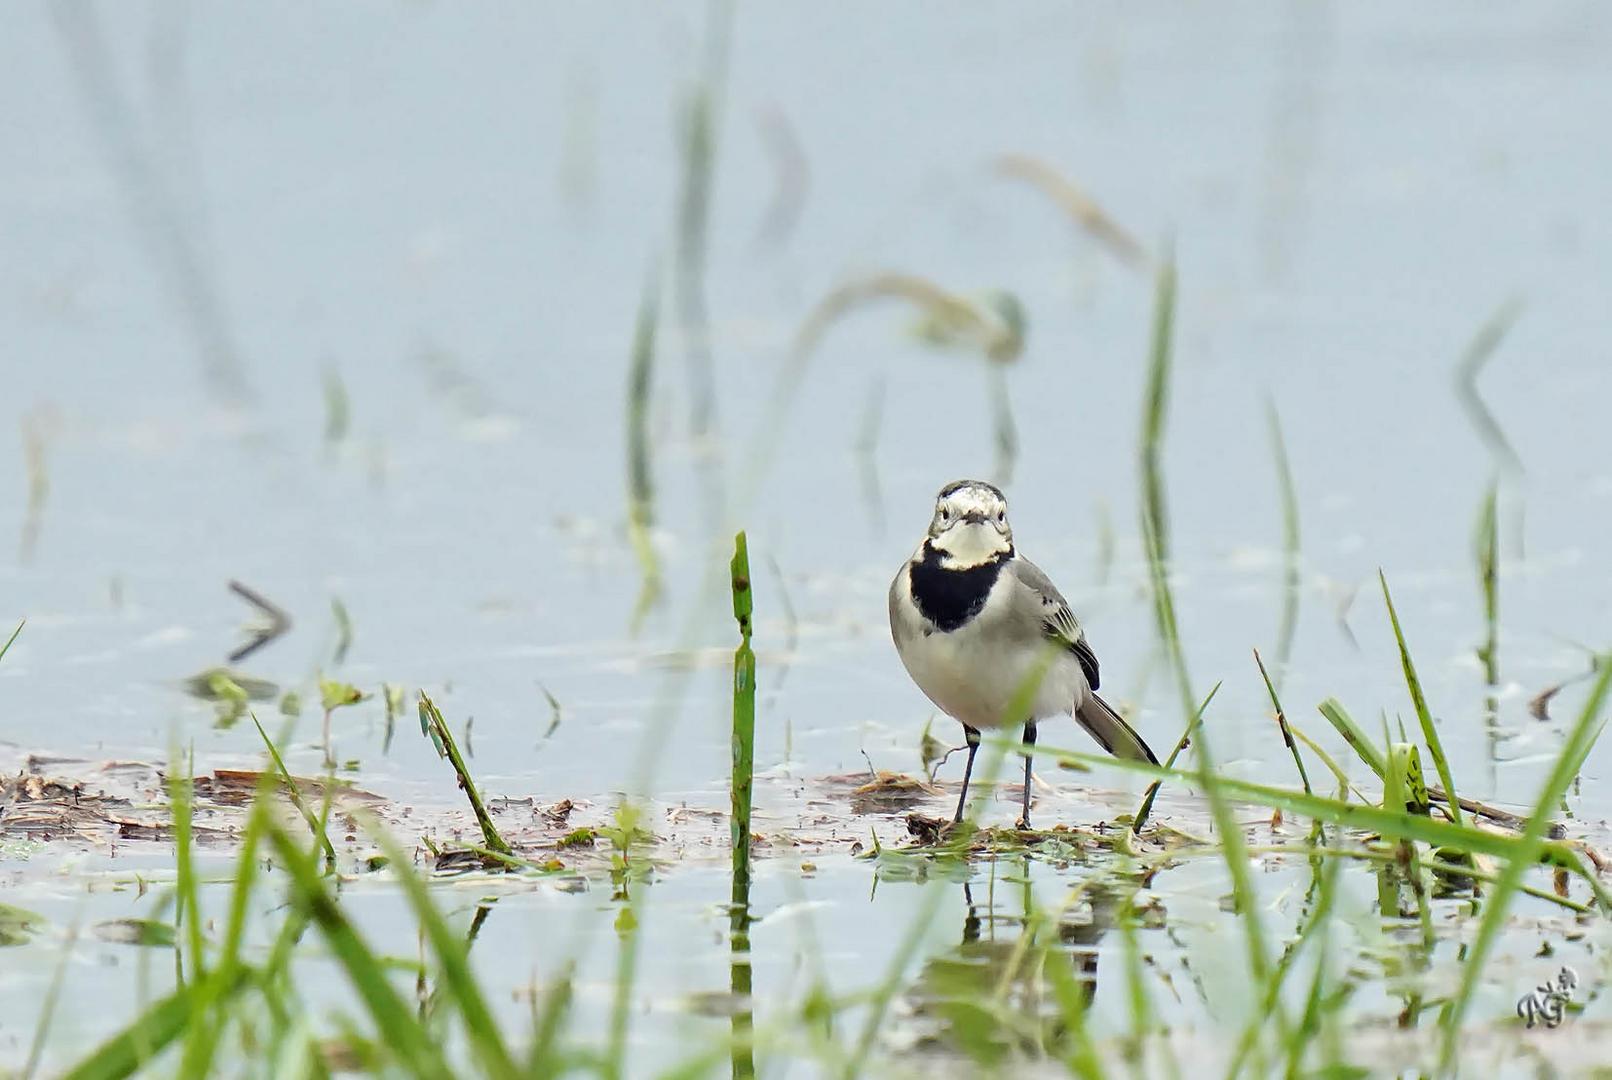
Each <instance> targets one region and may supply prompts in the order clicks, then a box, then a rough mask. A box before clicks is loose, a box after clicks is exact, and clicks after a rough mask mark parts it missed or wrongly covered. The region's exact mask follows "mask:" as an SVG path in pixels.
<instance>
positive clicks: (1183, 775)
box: [988, 737, 1612, 913]
mask: <svg viewBox="0 0 1612 1080" xmlns="http://www.w3.org/2000/svg"><path fill="white" fill-rule="evenodd" d="M988 741H989V742H990V743H991V745H993V746H997V747H1003V748H1007V747H1010V746H1011V744H1010V743H1009V742H1008V741H1007V740H1006V739H1004V738H1001V737H993V738H992V739H990V740H988ZM1036 753H1037V755H1043V754H1044V755H1046V756H1048V757H1050V758H1052V759H1053V760H1056V761H1066V762H1070V763H1072V764H1074V765H1077V766H1085V767H1086V768H1091V769H1100V768H1110V769H1120V770H1122V771H1124V772H1130V773H1136V774H1137V775H1139V776H1147V777H1151V778H1155V779H1163V780H1175V781H1178V782H1182V783H1188V784H1191V783H1197V782H1199V780H1200V778H1199V775H1198V773H1197V772H1195V771H1188V770H1185V769H1170V768H1165V767H1163V766H1159V765H1149V764H1148V763H1147V762H1145V761H1128V760H1125V759H1123V758H1113V757H1105V756H1103V755H1101V754H1087V753H1083V752H1081V751H1078V750H1063V749H1059V748H1057V747H1053V746H1047V745H1044V744H1040V743H1038V744H1037V745H1036ZM1219 786H1220V788H1221V789H1222V790H1223V791H1224V792H1225V794H1226V795H1228V796H1230V797H1232V798H1235V799H1239V800H1242V801H1244V802H1249V803H1254V804H1255V805H1258V806H1268V807H1270V808H1272V809H1275V810H1281V811H1283V812H1284V813H1291V814H1300V815H1303V816H1305V817H1312V818H1319V819H1320V820H1322V821H1327V822H1332V823H1333V824H1337V825H1343V826H1345V827H1347V828H1352V829H1361V830H1365V831H1367V832H1373V833H1377V834H1378V835H1381V836H1383V837H1385V838H1388V839H1396V840H1401V839H1402V840H1416V841H1419V842H1421V843H1424V844H1428V845H1430V846H1432V847H1433V848H1435V849H1437V848H1443V847H1448V848H1452V849H1454V850H1457V851H1465V852H1468V853H1471V854H1476V855H1492V856H1494V857H1495V858H1499V859H1514V858H1517V857H1518V856H1519V854H1520V853H1522V848H1521V846H1520V845H1521V837H1518V836H1512V835H1509V834H1506V833H1499V832H1491V831H1489V830H1487V829H1479V828H1475V827H1473V826H1471V825H1465V824H1463V825H1455V824H1453V823H1451V822H1447V821H1441V820H1439V819H1438V818H1433V817H1425V818H1424V817H1420V816H1418V815H1415V814H1407V813H1404V812H1400V813H1397V814H1396V813H1393V812H1391V811H1387V810H1384V809H1383V808H1382V807H1380V806H1372V805H1370V804H1369V803H1348V802H1343V801H1342V800H1339V799H1332V798H1328V797H1326V796H1324V795H1306V794H1305V793H1304V792H1302V791H1290V790H1288V789H1286V788H1278V787H1271V786H1270V785H1268V784H1256V783H1254V782H1252V781H1250V780H1239V779H1237V778H1235V777H1230V776H1222V777H1220V779H1219ZM1428 790H1429V793H1431V792H1432V789H1431V788H1429V789H1428ZM1542 820H1544V819H1542ZM1541 850H1542V852H1543V857H1544V858H1545V859H1546V860H1547V861H1548V862H1550V863H1552V864H1553V865H1556V866H1561V867H1564V868H1566V869H1568V870H1571V871H1572V872H1573V873H1575V874H1577V875H1578V876H1579V877H1581V878H1583V879H1584V882H1585V884H1587V885H1588V886H1589V887H1590V889H1591V891H1592V892H1594V893H1595V898H1596V903H1597V904H1599V905H1600V906H1601V907H1602V909H1603V910H1605V911H1607V912H1608V913H1612V893H1608V892H1607V890H1606V888H1605V887H1604V886H1603V885H1602V884H1601V882H1600V879H1599V878H1598V877H1597V876H1596V875H1595V873H1594V872H1593V871H1591V870H1590V869H1589V868H1588V867H1587V865H1586V864H1585V861H1584V859H1583V858H1581V857H1580V856H1579V854H1578V852H1577V851H1575V850H1574V849H1573V848H1572V847H1571V846H1570V845H1568V844H1565V843H1563V842H1561V841H1548V842H1546V843H1545V844H1544V846H1543V847H1542V849H1541ZM1536 861H1537V860H1536Z"/></svg>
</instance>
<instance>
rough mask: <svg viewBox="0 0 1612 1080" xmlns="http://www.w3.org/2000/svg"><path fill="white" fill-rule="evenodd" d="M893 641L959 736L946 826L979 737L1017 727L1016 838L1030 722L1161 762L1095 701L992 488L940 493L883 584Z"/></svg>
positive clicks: (1083, 665) (1093, 686) (1068, 632)
mask: <svg viewBox="0 0 1612 1080" xmlns="http://www.w3.org/2000/svg"><path fill="white" fill-rule="evenodd" d="M890 633H891V635H892V636H893V637H894V638H895V642H896V652H898V653H899V654H901V662H902V663H903V664H905V665H906V668H907V673H908V674H909V675H911V676H912V681H913V682H915V683H917V684H918V689H920V690H922V691H923V692H924V693H925V694H926V695H928V697H929V700H930V701H932V702H934V703H935V705H936V706H937V707H939V708H940V709H941V711H942V712H945V713H946V714H947V715H948V716H951V717H952V718H954V719H956V720H957V721H959V722H960V723H961V724H962V725H963V733H964V735H965V736H966V737H967V739H968V764H967V765H966V766H964V768H963V793H962V794H961V795H960V796H959V797H958V799H957V815H956V817H955V818H953V821H954V822H959V821H962V820H963V807H964V805H965V803H966V802H967V800H968V778H969V775H970V774H971V773H972V772H973V771H974V755H975V753H976V752H977V751H978V750H979V744H980V729H981V728H1004V727H1013V726H1016V725H1018V724H1023V725H1024V804H1023V810H1024V813H1023V815H1022V816H1021V817H1020V818H1019V827H1020V828H1021V829H1027V828H1029V827H1030V767H1031V755H1032V754H1033V753H1034V747H1035V736H1036V722H1037V721H1039V720H1048V719H1051V718H1053V717H1060V716H1069V715H1070V714H1073V715H1074V718H1075V719H1076V720H1077V721H1078V722H1079V723H1080V726H1081V727H1083V728H1085V729H1086V731H1087V732H1088V733H1090V734H1091V736H1092V738H1094V739H1096V740H1097V741H1098V742H1099V743H1101V744H1102V747H1103V749H1104V750H1107V751H1108V752H1109V753H1110V754H1113V755H1114V756H1115V757H1121V758H1130V759H1132V760H1135V761H1146V762H1150V763H1152V764H1154V765H1157V764H1158V759H1157V758H1155V757H1154V756H1153V751H1152V750H1149V749H1148V746H1147V743H1145V742H1143V741H1142V738H1141V736H1139V735H1137V734H1136V732H1134V731H1132V730H1131V729H1130V727H1129V726H1128V725H1127V724H1126V723H1125V721H1124V720H1121V719H1120V718H1119V714H1118V713H1116V712H1114V710H1113V709H1111V708H1109V706H1108V703H1107V702H1105V701H1104V700H1103V699H1102V698H1100V697H1098V696H1097V693H1096V691H1097V656H1096V654H1095V653H1093V652H1092V651H1091V646H1090V645H1089V644H1087V643H1086V634H1085V631H1083V630H1082V629H1081V628H1080V623H1079V622H1077V621H1076V620H1075V616H1074V613H1073V612H1071V611H1070V610H1069V604H1068V603H1067V602H1066V601H1065V600H1064V598H1063V597H1062V596H1061V595H1059V593H1058V590H1057V588H1056V587H1054V585H1053V584H1052V582H1051V581H1049V580H1048V579H1047V575H1046V574H1043V573H1042V572H1041V571H1040V569H1039V568H1037V566H1036V565H1035V563H1033V562H1031V561H1030V560H1029V559H1026V558H1024V557H1023V556H1021V555H1020V554H1019V553H1018V552H1017V551H1016V550H1015V549H1014V547H1013V529H1012V527H1011V526H1009V525H1008V520H1007V499H1006V498H1004V497H1003V495H1002V492H1001V491H1000V490H998V489H997V488H996V487H994V486H992V485H990V484H986V483H982V482H981V481H978V480H958V481H956V482H954V483H951V484H947V485H946V486H945V487H943V488H941V489H940V495H939V496H937V497H936V499H935V516H934V519H933V520H932V521H930V523H929V535H928V536H926V537H925V538H924V542H923V543H922V544H920V545H919V546H918V550H917V551H915V552H914V553H913V556H912V558H910V559H908V560H907V562H906V565H904V566H903V567H902V568H901V571H900V573H898V574H896V579H895V581H893V582H892V583H891V584H890ZM1026 699H1027V700H1028V701H1029V707H1028V708H1024V707H1023V706H1022V704H1021V703H1022V702H1023V701H1025V700H1026ZM1013 711H1016V713H1017V714H1016V715H1013V714H1010V713H1011V712H1013Z"/></svg>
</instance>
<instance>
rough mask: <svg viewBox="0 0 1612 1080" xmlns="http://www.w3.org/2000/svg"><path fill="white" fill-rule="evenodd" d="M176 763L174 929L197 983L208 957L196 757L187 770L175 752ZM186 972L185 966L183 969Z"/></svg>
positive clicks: (172, 787) (171, 779)
mask: <svg viewBox="0 0 1612 1080" xmlns="http://www.w3.org/2000/svg"><path fill="white" fill-rule="evenodd" d="M171 760H172V761H173V765H172V766H170V767H169V769H168V801H169V802H170V803H171V804H172V807H173V833H174V879H175V884H174V894H175V897H176V900H175V904H174V919H175V926H174V933H175V934H176V935H180V934H182V935H183V937H182V938H180V940H182V941H184V943H185V951H186V952H188V953H189V954H190V982H191V983H192V984H195V983H196V982H197V981H199V980H200V979H201V977H202V975H203V974H204V970H205V969H204V963H205V957H203V956H202V925H201V902H200V900H199V898H198V895H197V887H196V864H195V861H194V855H195V852H194V849H193V848H192V847H191V838H190V833H191V820H192V814H193V810H194V800H195V785H194V784H193V783H192V781H191V775H192V772H193V769H194V761H195V758H194V757H193V756H192V757H187V758H185V759H184V760H185V761H186V762H187V765H186V767H185V769H184V770H183V772H182V773H181V770H180V768H179V763H180V760H181V759H180V756H179V754H178V752H177V751H175V752H174V754H173V757H172V759H171ZM180 974H181V976H183V969H182V968H181V971H180Z"/></svg>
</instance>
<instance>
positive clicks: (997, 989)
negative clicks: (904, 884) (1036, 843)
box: [892, 883, 1121, 1064]
mask: <svg viewBox="0 0 1612 1080" xmlns="http://www.w3.org/2000/svg"><path fill="white" fill-rule="evenodd" d="M962 889H963V897H964V901H965V903H966V905H967V906H966V909H965V915H964V918H963V926H962V933H961V940H960V941H959V942H958V944H957V945H956V946H954V947H953V948H951V949H949V950H947V951H945V952H943V953H941V954H940V955H938V956H935V957H933V958H932V959H930V960H929V961H928V962H927V963H925V964H924V966H923V968H922V969H921V970H920V971H919V973H918V975H917V977H916V978H915V979H914V980H913V984H912V986H911V987H909V988H908V990H907V992H906V993H905V994H904V995H903V996H902V999H901V1003H900V1008H899V1013H898V1015H899V1017H900V1020H899V1023H898V1024H896V1025H895V1031H896V1034H894V1035H893V1036H892V1041H895V1042H898V1043H900V1044H901V1048H903V1049H910V1050H918V1051H923V1052H926V1053H935V1054H940V1055H947V1056H954V1055H958V1054H963V1055H967V1056H968V1057H969V1058H971V1059H973V1060H974V1061H977V1062H980V1063H982V1064H996V1063H999V1062H1001V1061H1003V1060H1005V1059H1007V1058H1010V1057H1015V1056H1024V1057H1044V1056H1049V1055H1057V1054H1060V1053H1061V1052H1063V1051H1064V1050H1065V1048H1066V1044H1067V1043H1068V1042H1069V1040H1070V1038H1071V1036H1072V1035H1074V1034H1075V1032H1074V1030H1073V1028H1072V1026H1071V1023H1070V1020H1071V1018H1072V1017H1071V1013H1072V1012H1074V1011H1075V1010H1077V1009H1078V1010H1079V1011H1080V1012H1082V1013H1083V1012H1084V1011H1085V1010H1087V1009H1089V1008H1090V1006H1091V1003H1092V1001H1093V1000H1094V999H1095V997H1096V995H1097V962H1098V953H1099V949H1098V946H1099V944H1100V943H1101V941H1102V938H1103V936H1104V935H1105V934H1107V933H1108V931H1109V930H1110V929H1112V928H1113V926H1114V925H1115V921H1116V915H1117V912H1118V910H1119V908H1120V906H1121V905H1120V897H1119V896H1118V894H1117V893H1115V892H1114V891H1112V890H1111V889H1110V888H1108V887H1105V886H1085V887H1081V886H1077V887H1076V890H1075V892H1074V893H1072V894H1071V902H1066V905H1065V906H1064V907H1063V908H1062V909H1061V910H1037V909H1036V907H1035V902H1034V895H1033V893H1032V891H1031V889H1030V887H1029V885H1028V883H1026V884H1025V886H1024V891H1023V894H1022V903H1021V904H1020V905H1019V910H1018V911H1017V912H1013V913H1008V912H1006V911H1004V910H1002V909H1001V907H1000V903H1001V902H1000V900H999V899H997V898H994V897H993V898H991V899H988V900H987V903H986V904H985V906H984V907H983V909H982V908H981V907H980V906H979V905H978V904H976V903H975V897H974V889H973V886H972V885H971V884H969V883H964V885H963V886H962ZM1071 987H1072V988H1073V994H1072V998H1071V995H1070V992H1069V991H1070V988H1071Z"/></svg>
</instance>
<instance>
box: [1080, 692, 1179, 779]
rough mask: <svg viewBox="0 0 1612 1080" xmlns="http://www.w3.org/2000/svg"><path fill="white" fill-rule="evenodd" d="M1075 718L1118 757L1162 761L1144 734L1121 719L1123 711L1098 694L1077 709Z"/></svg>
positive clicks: (1154, 763) (1088, 696)
mask: <svg viewBox="0 0 1612 1080" xmlns="http://www.w3.org/2000/svg"><path fill="white" fill-rule="evenodd" d="M1075 720H1076V721H1077V722H1078V723H1079V724H1080V726H1081V727H1083V728H1085V729H1086V731H1087V732H1088V733H1089V734H1090V735H1091V737H1092V738H1094V739H1096V740H1097V741H1098V742H1099V743H1101V744H1102V747H1103V749H1104V750H1107V751H1108V752H1109V753H1110V754H1113V755H1114V756H1115V757H1117V758H1129V759H1130V760H1131V761H1145V762H1147V763H1148V764H1149V765H1157V764H1158V763H1159V759H1158V758H1156V757H1154V756H1153V751H1152V750H1149V749H1148V746H1147V743H1145V742H1143V741H1142V736H1140V735H1138V734H1137V733H1136V732H1134V731H1132V730H1131V726H1130V725H1129V724H1127V723H1126V722H1125V721H1124V720H1121V719H1120V717H1119V713H1117V712H1115V711H1114V710H1113V709H1112V708H1110V707H1109V704H1108V702H1106V701H1104V700H1103V699H1102V698H1100V697H1098V696H1097V695H1096V694H1092V693H1088V694H1087V695H1086V700H1085V701H1083V702H1081V705H1080V708H1079V709H1077V710H1075Z"/></svg>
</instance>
